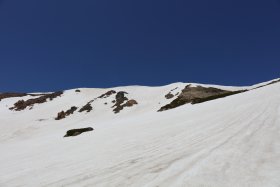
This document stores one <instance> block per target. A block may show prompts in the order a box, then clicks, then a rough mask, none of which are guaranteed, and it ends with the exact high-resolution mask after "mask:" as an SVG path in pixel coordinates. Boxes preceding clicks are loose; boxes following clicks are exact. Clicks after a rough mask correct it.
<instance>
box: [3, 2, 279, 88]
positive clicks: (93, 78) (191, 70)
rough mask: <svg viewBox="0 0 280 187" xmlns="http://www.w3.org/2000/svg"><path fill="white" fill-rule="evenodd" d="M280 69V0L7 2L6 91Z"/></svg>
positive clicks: (265, 76)
mask: <svg viewBox="0 0 280 187" xmlns="http://www.w3.org/2000/svg"><path fill="white" fill-rule="evenodd" d="M279 73H280V1H279V0H192V1H191V0H177V1H176V0H169V1H167V0H119V1H117V0H81V1H77V0H0V92H1V91H2V92H3V91H20V92H31V91H52V90H53V91H54V90H63V89H68V88H75V87H111V86H119V85H135V84H138V85H139V84H140V85H164V84H168V83H171V82H178V81H181V82H201V83H216V84H224V85H250V84H254V83H258V82H261V81H265V80H269V79H273V78H277V77H280V74H279Z"/></svg>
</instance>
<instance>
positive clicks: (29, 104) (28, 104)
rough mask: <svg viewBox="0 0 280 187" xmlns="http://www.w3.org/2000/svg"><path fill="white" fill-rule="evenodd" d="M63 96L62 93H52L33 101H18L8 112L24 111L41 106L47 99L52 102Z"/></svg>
mask: <svg viewBox="0 0 280 187" xmlns="http://www.w3.org/2000/svg"><path fill="white" fill-rule="evenodd" d="M62 94H63V92H62V91H60V92H54V93H50V94H43V95H42V96H40V97H38V98H34V99H28V100H26V101H24V100H19V101H17V102H16V103H15V104H14V107H11V108H10V110H16V111H21V110H24V109H26V108H27V107H33V105H34V104H42V103H45V102H47V100H48V99H50V100H53V99H54V98H56V97H60V96H61V95H62Z"/></svg>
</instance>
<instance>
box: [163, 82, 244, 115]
mask: <svg viewBox="0 0 280 187" xmlns="http://www.w3.org/2000/svg"><path fill="white" fill-rule="evenodd" d="M245 91H246V90H240V91H234V92H233V91H227V90H221V89H218V88H212V87H209V88H205V87H202V86H197V87H190V85H187V86H186V87H185V88H184V89H183V90H182V93H181V94H180V95H179V96H178V97H177V98H176V99H175V100H173V101H172V102H171V103H169V104H167V105H165V106H163V107H161V108H160V109H159V111H165V110H169V109H172V108H176V107H179V106H182V105H184V104H187V103H191V104H197V103H202V102H206V101H210V100H214V99H218V98H222V97H227V96H230V95H234V94H238V93H241V92H245Z"/></svg>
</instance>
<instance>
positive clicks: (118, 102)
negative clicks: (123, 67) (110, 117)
mask: <svg viewBox="0 0 280 187" xmlns="http://www.w3.org/2000/svg"><path fill="white" fill-rule="evenodd" d="M126 94H128V93H126V92H123V91H121V92H118V93H117V95H116V99H115V100H114V103H115V105H114V106H113V107H112V108H114V109H113V111H114V113H115V114H116V113H119V112H120V111H121V110H123V109H124V108H125V107H132V106H133V105H137V104H138V103H137V101H136V100H134V99H130V100H129V99H128V98H127V97H126V96H125V95H126Z"/></svg>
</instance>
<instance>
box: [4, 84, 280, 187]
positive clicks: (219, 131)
mask: <svg viewBox="0 0 280 187" xmlns="http://www.w3.org/2000/svg"><path fill="white" fill-rule="evenodd" d="M188 84H189V83H175V84H171V85H168V86H163V87H142V86H132V87H118V88H113V90H116V91H125V92H127V93H128V97H129V98H133V99H135V100H136V101H137V102H138V105H136V106H133V107H129V108H124V109H123V111H121V112H120V113H119V114H114V113H113V112H112V108H111V107H112V106H113V105H114V104H113V103H112V102H111V101H112V100H113V99H114V96H110V97H108V98H104V99H97V100H95V101H94V102H92V106H93V110H92V111H91V112H89V113H86V112H83V113H79V112H75V113H74V114H73V115H70V116H67V118H65V119H63V120H59V121H56V120H54V118H55V117H56V115H57V113H58V112H60V111H61V110H67V109H69V108H71V106H77V107H82V106H84V105H85V104H86V103H87V102H89V101H90V100H92V99H93V98H97V97H98V96H100V95H101V94H104V93H105V92H106V91H109V90H111V89H85V88H84V89H80V91H81V92H75V90H68V91H65V92H64V94H63V96H62V97H58V98H56V99H54V100H52V101H49V102H46V103H43V104H38V105H34V107H33V108H32V109H31V110H29V109H26V110H23V111H11V110H9V107H12V106H13V104H14V103H15V102H16V101H18V100H20V99H24V100H26V99H29V98H33V97H31V96H25V97H22V98H9V99H3V100H2V101H1V102H0V128H1V133H0V150H1V154H0V186H1V187H14V186H26V187H33V186H34V187H43V186H53V187H57V186H76V187H81V186H90V187H91V186H121V187H123V186H141V187H142V186H211V187H212V186H213V187H219V186H221V187H227V186H254V187H255V186H280V83H275V84H271V85H268V86H265V87H261V88H258V89H254V90H251V91H248V92H245V93H241V94H237V95H233V96H229V97H226V98H221V99H217V100H212V101H209V102H205V103H201V104H197V105H191V104H187V105H183V106H181V107H178V108H175V109H172V110H168V111H164V112H156V111H157V110H158V109H159V108H160V106H162V105H165V104H167V103H169V102H170V100H167V99H166V98H165V97H164V96H165V95H166V94H167V93H168V92H170V91H171V90H173V89H175V88H176V87H178V88H177V90H178V91H180V90H182V89H183V88H184V87H185V86H186V85H188ZM264 84H266V83H263V84H259V85H255V86H252V87H242V88H239V87H223V86H214V87H217V88H222V89H227V90H240V89H251V88H255V87H258V86H260V85H264ZM203 86H205V87H207V86H210V85H203ZM211 86H213V85H211ZM172 93H174V94H176V89H175V90H173V91H172ZM105 102H107V103H108V104H107V105H105V104H104V103H105ZM83 127H92V128H94V131H91V132H87V133H83V134H81V135H79V136H76V137H69V138H63V136H64V134H65V133H66V131H67V130H69V129H74V128H83Z"/></svg>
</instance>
